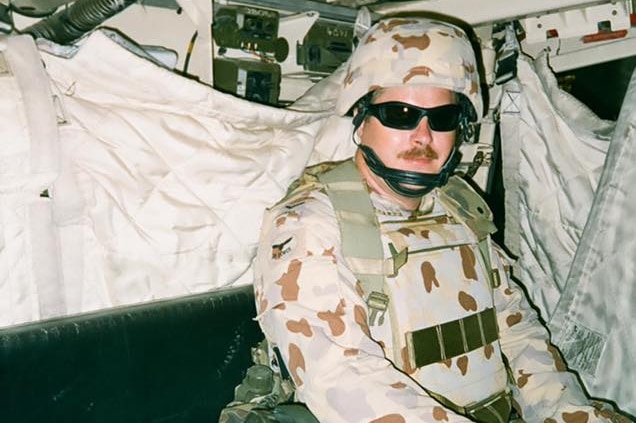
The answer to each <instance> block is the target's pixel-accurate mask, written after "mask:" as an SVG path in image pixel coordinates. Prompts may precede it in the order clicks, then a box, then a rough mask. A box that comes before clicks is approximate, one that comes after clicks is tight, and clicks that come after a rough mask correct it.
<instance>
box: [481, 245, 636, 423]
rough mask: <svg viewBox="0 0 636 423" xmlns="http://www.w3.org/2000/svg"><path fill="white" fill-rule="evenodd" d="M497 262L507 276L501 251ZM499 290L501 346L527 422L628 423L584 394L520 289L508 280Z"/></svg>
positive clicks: (521, 412) (505, 261) (498, 318)
mask: <svg viewBox="0 0 636 423" xmlns="http://www.w3.org/2000/svg"><path fill="white" fill-rule="evenodd" d="M493 258H494V259H495V260H496V261H497V264H498V267H499V273H500V274H501V275H507V276H509V275H508V273H509V269H510V266H509V265H508V263H509V259H508V258H507V257H506V256H505V254H504V253H503V252H502V251H500V250H499V249H498V248H495V253H494V254H493ZM502 279H503V281H502V284H501V286H500V287H499V288H497V289H496V290H495V306H496V308H497V310H498V317H497V320H498V324H499V329H500V337H501V347H502V351H503V353H504V355H505V356H506V358H507V359H508V362H509V367H510V370H511V373H512V378H513V379H514V384H513V396H514V405H515V408H516V409H517V411H519V412H520V414H521V415H522V418H523V421H526V422H542V423H575V422H587V423H594V422H629V420H627V419H625V418H623V417H621V416H619V415H617V414H615V413H614V412H613V411H612V410H611V409H607V408H606V409H602V408H601V404H600V403H594V404H593V403H592V402H591V401H590V400H589V399H588V398H587V396H586V395H585V393H584V391H583V388H582V386H581V385H580V383H579V382H578V379H577V378H576V376H575V375H574V374H573V373H571V372H569V371H568V370H567V368H566V365H565V364H564V362H563V360H562V358H561V355H560V353H559V352H558V351H557V349H556V348H555V347H554V346H553V345H552V344H550V342H549V335H548V331H547V329H546V328H545V326H544V325H543V323H542V322H541V321H540V320H539V318H538V315H537V313H536V312H535V311H534V309H533V308H532V307H531V306H530V304H529V302H528V300H527V299H526V297H525V294H524V293H523V292H522V290H521V288H520V287H519V286H518V285H516V283H515V282H514V281H512V280H511V279H510V278H509V277H504V278H502Z"/></svg>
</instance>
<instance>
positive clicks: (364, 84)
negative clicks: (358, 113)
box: [336, 17, 483, 118]
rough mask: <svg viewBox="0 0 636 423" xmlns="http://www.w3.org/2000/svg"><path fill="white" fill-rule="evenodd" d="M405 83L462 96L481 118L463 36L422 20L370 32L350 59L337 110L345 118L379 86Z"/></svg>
mask: <svg viewBox="0 0 636 423" xmlns="http://www.w3.org/2000/svg"><path fill="white" fill-rule="evenodd" d="M405 84H406V85H432V86H436V87H441V88H447V89H449V90H452V91H455V92H458V93H461V94H464V95H465V96H466V97H467V98H468V99H469V100H470V101H471V103H472V104H473V106H474V107H475V112H476V114H477V116H478V117H479V118H481V116H482V111H483V107H482V99H481V93H480V89H479V75H478V71H477V62H476V59H475V53H474V51H473V48H472V46H471V43H470V41H469V40H468V37H467V36H466V33H465V32H464V31H463V30H461V29H460V28H459V27H457V26H454V25H451V24H448V23H444V22H440V21H437V20H433V19H429V18H422V17H409V18H406V17H405V18H386V19H383V20H380V21H379V22H377V23H376V24H374V25H373V26H372V27H371V28H369V30H368V31H367V32H366V33H365V35H364V36H363V37H362V39H361V40H360V44H359V45H358V47H357V48H356V50H355V51H354V52H353V53H352V54H351V57H350V58H349V63H348V68H347V74H346V76H345V79H344V82H343V85H342V90H341V92H340V94H339V97H338V100H337V102H336V112H337V113H338V114H340V115H345V114H347V113H348V112H349V110H350V109H351V107H352V106H353V105H354V104H356V102H357V101H358V100H359V99H360V98H361V97H362V96H364V95H365V94H367V93H368V92H371V91H374V90H375V89H377V88H380V87H391V86H396V85H405Z"/></svg>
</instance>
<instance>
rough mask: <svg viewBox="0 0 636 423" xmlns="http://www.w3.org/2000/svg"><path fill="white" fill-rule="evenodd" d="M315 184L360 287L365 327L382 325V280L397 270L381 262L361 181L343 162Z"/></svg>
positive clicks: (384, 305) (384, 298)
mask: <svg viewBox="0 0 636 423" xmlns="http://www.w3.org/2000/svg"><path fill="white" fill-rule="evenodd" d="M318 180H319V181H320V182H321V184H322V185H323V186H324V188H325V191H326V193H327V195H328V196H329V199H330V200H331V204H332V205H333V207H334V210H335V212H336V217H337V220H338V225H339V226H340V234H341V238H342V253H343V255H344V257H345V260H346V261H347V265H348V266H349V268H350V269H351V271H352V272H353V273H354V274H355V276H356V278H358V280H359V281H360V283H361V284H362V289H363V291H364V293H365V296H366V301H367V305H368V306H369V308H370V313H369V324H370V325H371V326H374V325H376V324H382V322H383V320H384V313H385V312H386V309H387V305H388V296H387V295H386V294H385V293H384V277H385V275H388V274H393V273H395V271H396V270H397V269H394V264H393V260H392V259H387V260H385V259H384V252H383V249H382V240H381V238H380V230H379V227H380V225H379V223H378V221H377V218H376V216H375V212H374V210H373V204H371V198H370V197H369V193H368V191H367V189H366V187H365V185H364V183H363V181H362V177H361V176H360V174H359V173H358V171H357V169H356V167H355V163H354V162H353V160H347V161H345V162H343V163H341V164H340V165H338V166H336V167H334V168H333V169H331V170H329V171H327V172H325V173H323V174H320V175H318ZM389 270H390V271H389ZM376 320H377V321H376Z"/></svg>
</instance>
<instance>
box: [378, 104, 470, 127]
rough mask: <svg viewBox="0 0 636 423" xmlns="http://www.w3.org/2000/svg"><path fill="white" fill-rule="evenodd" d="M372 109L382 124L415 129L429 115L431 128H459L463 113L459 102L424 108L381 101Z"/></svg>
mask: <svg viewBox="0 0 636 423" xmlns="http://www.w3.org/2000/svg"><path fill="white" fill-rule="evenodd" d="M370 111H371V114H372V115H374V116H376V117H377V118H378V119H379V120H380V122H381V123H382V125H384V126H387V127H389V128H394V129H414V128H415V127H417V125H418V124H419V122H420V120H421V119H422V117H424V116H427V117H428V124H429V126H430V128H431V129H432V130H433V131H440V132H446V131H453V130H455V129H457V126H458V124H459V117H460V114H461V113H460V108H459V106H458V105H457V104H446V105H444V106H439V107H434V108H432V109H424V108H420V107H416V106H411V105H409V104H405V103H380V104H372V105H371V107H370Z"/></svg>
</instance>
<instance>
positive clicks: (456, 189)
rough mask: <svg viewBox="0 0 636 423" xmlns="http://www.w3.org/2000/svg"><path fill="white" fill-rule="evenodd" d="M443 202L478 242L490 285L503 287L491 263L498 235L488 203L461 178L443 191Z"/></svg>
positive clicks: (443, 188)
mask: <svg viewBox="0 0 636 423" xmlns="http://www.w3.org/2000/svg"><path fill="white" fill-rule="evenodd" d="M440 201H442V203H443V204H444V206H446V208H447V209H448V211H449V212H450V213H451V215H452V216H453V217H454V218H455V219H456V220H457V221H458V222H459V223H461V224H463V225H464V226H466V227H467V228H468V229H469V230H470V231H472V232H473V233H474V234H475V236H476V237H477V239H478V244H479V251H480V253H481V256H482V258H483V260H484V264H485V266H486V270H487V275H488V278H489V280H490V285H491V286H492V287H493V288H496V287H498V286H499V285H500V284H501V276H500V275H499V271H498V270H497V268H496V266H493V260H492V240H491V238H490V235H491V234H493V233H494V232H496V231H497V227H496V226H495V224H494V222H493V215H492V211H491V210H490V207H488V203H486V200H484V199H483V197H482V196H481V195H479V194H478V193H477V192H476V191H475V190H474V189H473V188H472V187H471V186H470V185H469V184H468V182H466V181H464V180H463V179H462V178H460V177H458V176H453V177H451V178H450V179H449V180H448V183H447V184H446V185H444V186H443V187H442V188H440Z"/></svg>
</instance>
